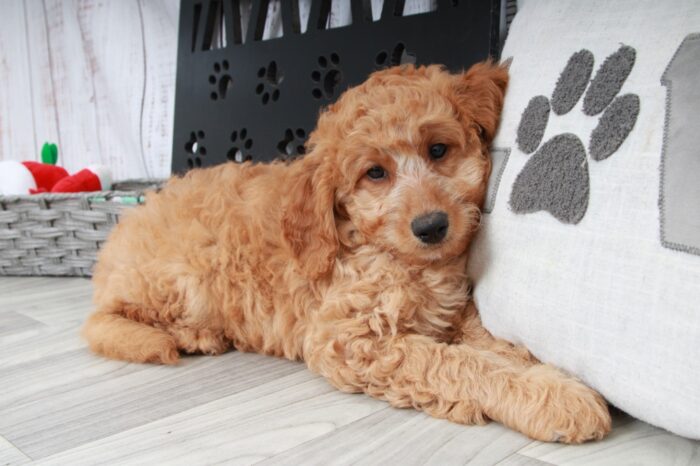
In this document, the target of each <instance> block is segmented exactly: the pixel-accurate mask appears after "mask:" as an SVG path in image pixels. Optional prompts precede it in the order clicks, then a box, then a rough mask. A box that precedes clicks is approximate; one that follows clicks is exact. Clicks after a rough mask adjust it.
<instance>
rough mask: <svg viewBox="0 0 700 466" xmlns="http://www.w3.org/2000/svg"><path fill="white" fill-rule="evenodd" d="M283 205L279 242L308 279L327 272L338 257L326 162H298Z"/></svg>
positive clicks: (311, 159) (331, 179)
mask: <svg viewBox="0 0 700 466" xmlns="http://www.w3.org/2000/svg"><path fill="white" fill-rule="evenodd" d="M295 170H296V171H295V172H294V173H293V175H292V179H291V185H290V191H289V195H288V197H287V198H286V200H285V201H284V204H283V213H282V238H283V241H284V242H285V244H286V245H287V247H288V248H289V250H290V251H291V253H292V255H293V256H294V258H295V259H296V261H297V264H298V266H299V269H300V270H301V271H302V272H303V273H304V274H305V275H306V276H307V277H308V278H310V279H315V278H319V277H321V276H323V275H325V274H326V273H328V272H329V271H330V269H331V268H332V267H333V264H334V262H335V257H336V254H337V253H338V235H337V231H336V226H335V215H334V212H333V209H334V201H335V189H336V181H335V176H334V173H335V172H334V170H333V169H332V167H331V166H330V162H328V161H326V162H324V161H322V160H321V161H319V160H317V159H316V158H314V157H313V155H311V154H309V155H307V156H306V157H305V158H304V159H303V160H301V161H300V162H299V164H298V166H297V167H295Z"/></svg>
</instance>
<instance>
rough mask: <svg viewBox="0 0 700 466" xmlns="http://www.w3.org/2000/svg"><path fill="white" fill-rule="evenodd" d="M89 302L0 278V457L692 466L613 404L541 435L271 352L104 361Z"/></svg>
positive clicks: (697, 459) (80, 288)
mask: <svg viewBox="0 0 700 466" xmlns="http://www.w3.org/2000/svg"><path fill="white" fill-rule="evenodd" d="M90 300H91V285H90V282H89V281H87V280H84V279H78V278H62V279H59V278H39V277H32V278H7V277H4V278H0V390H1V393H2V395H1V396H0V465H5V464H12V465H14V464H27V463H31V462H37V463H39V464H57V465H78V464H134V463H135V464H186V465H198V464H222V463H223V464H323V465H326V464H348V463H361V464H400V465H409V464H435V465H448V464H475V465H492V464H499V465H508V466H514V465H528V466H538V465H539V466H542V465H549V464H562V465H589V464H597V465H615V466H618V465H626V464H630V465H631V464H635V465H654V466H660V465H667V464H668V465H690V464H698V465H700V442H695V441H690V440H687V439H683V438H681V437H678V436H675V435H672V434H669V433H668V432H665V431H663V430H660V429H657V428H655V427H652V426H650V425H648V424H645V423H643V422H641V421H637V420H634V419H632V418H630V417H629V416H626V415H624V414H621V413H617V414H616V415H615V426H614V429H613V432H612V434H611V435H610V436H609V437H608V438H607V439H606V440H604V441H602V442H598V443H591V444H586V445H582V446H563V445H558V444H543V443H540V442H533V441H531V440H529V439H527V438H526V437H524V436H522V435H520V434H518V433H516V432H513V431H511V430H509V429H506V428H504V427H502V426H500V425H498V424H495V423H492V424H489V425H487V426H484V427H464V426H460V425H456V424H452V423H449V422H447V421H441V420H437V419H432V418H430V417H428V416H426V415H424V414H422V413H419V412H416V411H412V410H398V409H393V408H390V407H388V405H386V404H385V403H383V402H380V401H377V400H373V399H370V398H368V397H366V396H364V395H348V394H343V393H340V392H338V391H336V390H334V389H333V388H331V387H330V386H329V385H328V384H327V383H326V382H325V381H324V380H322V379H320V378H319V377H316V376H314V375H312V374H311V373H310V372H309V371H307V370H306V369H305V368H304V366H303V365H302V364H299V363H294V362H290V361H286V360H281V359H276V358H270V357H262V356H258V355H254V354H241V353H236V352H231V353H228V354H225V355H223V356H218V357H203V356H200V357H188V358H185V359H184V361H183V362H182V364H180V365H179V366H177V367H163V366H153V365H138V364H126V363H122V362H116V361H109V360H106V359H102V358H100V357H97V356H94V355H93V354H91V353H89V352H88V350H87V349H86V348H85V344H84V342H83V341H81V339H80V337H79V335H78V331H79V327H80V325H81V323H82V321H83V320H84V319H85V317H86V315H87V314H88V313H89V311H90V309H91V305H90ZM699 415H700V413H699Z"/></svg>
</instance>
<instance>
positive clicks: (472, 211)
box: [282, 63, 508, 276]
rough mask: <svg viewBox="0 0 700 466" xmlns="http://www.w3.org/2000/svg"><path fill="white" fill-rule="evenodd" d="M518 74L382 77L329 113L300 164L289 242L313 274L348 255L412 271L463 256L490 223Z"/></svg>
mask: <svg viewBox="0 0 700 466" xmlns="http://www.w3.org/2000/svg"><path fill="white" fill-rule="evenodd" d="M507 81H508V73H507V70H506V69H505V68H503V67H500V66H497V65H493V64H490V63H481V64H477V65H474V66H473V67H472V68H470V69H469V70H468V71H467V72H465V73H462V74H457V75H451V74H449V73H447V72H446V71H444V70H443V69H441V68H440V67H438V66H429V67H420V68H414V67H412V66H403V67H397V68H391V69H388V70H385V71H380V72H377V73H374V74H373V75H372V76H370V78H369V79H368V80H367V81H366V82H365V83H364V84H362V85H360V86H358V87H355V88H352V89H350V90H348V91H347V92H345V94H343V95H342V96H341V97H340V99H339V100H338V102H337V103H335V104H333V105H331V106H330V107H329V108H328V109H327V110H326V111H324V112H323V113H322V114H321V116H320V118H319V121H318V127H317V129H316V130H315V131H314V132H313V133H312V134H311V137H310V139H309V143H308V148H309V154H308V155H307V156H306V157H304V159H303V160H302V161H301V162H299V163H298V164H295V165H297V166H296V172H295V175H294V176H295V180H294V189H292V192H290V196H289V198H288V199H287V203H286V206H285V213H284V216H283V225H282V227H283V228H282V229H283V235H284V237H285V240H286V241H287V244H288V245H290V247H291V249H292V251H293V253H294V254H295V256H296V257H297V258H298V259H299V264H300V265H301V267H302V268H303V269H304V270H305V271H306V272H307V273H308V275H310V276H319V275H320V274H323V273H325V272H327V271H328V270H329V269H330V267H331V265H332V263H333V260H334V258H335V257H336V255H337V251H338V248H339V247H340V245H342V246H343V247H346V248H351V249H352V248H357V247H362V246H368V245H369V246H373V247H377V248H379V249H381V250H385V251H389V252H391V253H392V254H394V255H395V256H396V257H397V258H398V259H400V260H402V261H404V262H406V263H409V264H427V263H432V262H438V261H441V260H445V259H449V258H452V257H455V256H458V255H460V254H462V253H463V252H464V251H465V250H466V247H467V245H468V243H469V239H470V237H471V234H472V233H473V232H474V231H475V230H476V228H477V227H478V225H479V220H480V211H479V208H480V206H481V203H482V202H483V198H484V194H485V191H486V182H487V178H488V175H489V171H490V161H489V158H488V147H489V145H490V143H491V140H492V139H493V137H494V135H495V132H496V129H497V126H498V121H499V117H500V112H501V107H502V104H503V97H504V92H505V88H506V84H507Z"/></svg>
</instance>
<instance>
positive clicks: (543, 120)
mask: <svg viewBox="0 0 700 466" xmlns="http://www.w3.org/2000/svg"><path fill="white" fill-rule="evenodd" d="M548 120H549V99H547V98H546V97H545V96H543V95H538V96H536V97H533V98H532V99H530V102H529V103H528V104H527V107H526V108H525V111H524V112H523V116H522V118H521V119H520V125H519V126H518V136H517V139H516V142H517V143H518V147H520V150H521V151H523V152H525V153H526V154H531V153H532V152H535V149H537V146H539V145H540V141H542V136H544V130H545V129H546V128H547V121H548Z"/></svg>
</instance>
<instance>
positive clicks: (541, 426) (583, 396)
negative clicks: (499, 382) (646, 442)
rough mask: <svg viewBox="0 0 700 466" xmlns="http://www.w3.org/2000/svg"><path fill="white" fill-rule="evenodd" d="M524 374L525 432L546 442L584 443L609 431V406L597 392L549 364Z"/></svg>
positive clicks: (599, 437)
mask: <svg viewBox="0 0 700 466" xmlns="http://www.w3.org/2000/svg"><path fill="white" fill-rule="evenodd" d="M526 377H527V379H528V381H527V384H528V392H529V394H530V396H529V397H528V398H529V402H528V405H527V406H525V407H524V410H525V412H524V413H523V414H524V418H525V419H524V420H525V421H526V422H525V425H524V426H523V427H524V429H523V432H524V433H525V434H527V435H529V436H530V437H532V438H535V439H537V440H542V441H545V442H562V443H583V442H586V441H588V440H600V439H602V438H603V437H605V435H606V434H607V433H608V432H610V427H611V422H612V421H611V419H610V412H609V411H608V406H607V404H606V402H605V400H603V398H602V397H601V396H600V395H599V394H598V393H597V392H596V391H594V390H592V389H590V388H588V387H586V386H585V385H583V384H582V383H581V382H579V381H577V380H575V379H573V378H570V377H567V376H566V375H564V374H563V373H561V372H559V371H558V370H556V369H554V368H553V367H551V366H546V365H539V366H535V367H532V368H531V369H530V370H529V371H528V373H527V374H526Z"/></svg>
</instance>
